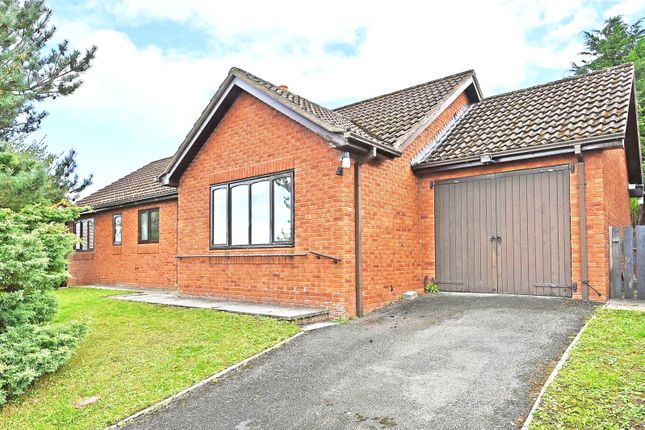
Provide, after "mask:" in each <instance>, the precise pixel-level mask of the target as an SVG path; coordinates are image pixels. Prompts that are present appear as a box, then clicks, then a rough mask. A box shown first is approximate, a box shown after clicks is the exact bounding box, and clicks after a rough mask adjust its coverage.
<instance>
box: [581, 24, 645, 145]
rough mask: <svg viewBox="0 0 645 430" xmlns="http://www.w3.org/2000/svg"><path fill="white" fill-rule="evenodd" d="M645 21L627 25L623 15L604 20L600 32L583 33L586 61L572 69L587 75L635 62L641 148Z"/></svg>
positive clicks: (644, 126)
mask: <svg viewBox="0 0 645 430" xmlns="http://www.w3.org/2000/svg"><path fill="white" fill-rule="evenodd" d="M642 22H643V19H639V20H638V21H636V22H635V23H634V24H632V25H629V24H627V23H626V22H625V21H624V20H623V18H622V17H621V16H614V17H611V18H609V19H607V21H605V26H604V27H603V28H601V29H600V30H592V31H585V32H584V33H583V38H584V44H585V51H584V52H581V53H580V55H582V57H583V60H582V61H581V62H580V63H575V62H574V63H573V64H572V68H571V70H572V71H573V72H574V73H575V74H576V75H584V74H586V73H589V72H593V71H596V70H602V69H606V68H608V67H612V66H617V65H620V64H624V63H633V64H634V69H635V73H636V98H637V99H638V110H639V124H640V135H641V145H642V146H643V145H645V28H643V26H642Z"/></svg>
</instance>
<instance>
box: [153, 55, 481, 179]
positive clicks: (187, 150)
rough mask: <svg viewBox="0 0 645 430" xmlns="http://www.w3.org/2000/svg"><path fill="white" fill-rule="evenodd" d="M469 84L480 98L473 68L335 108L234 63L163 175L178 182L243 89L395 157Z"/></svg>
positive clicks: (340, 139)
mask: <svg viewBox="0 0 645 430" xmlns="http://www.w3.org/2000/svg"><path fill="white" fill-rule="evenodd" d="M466 89H468V94H469V97H470V98H471V101H479V100H480V98H481V97H480V91H479V87H478V84H477V81H476V78H475V75H474V72H473V71H467V72H462V73H458V74H456V75H451V76H448V77H445V78H441V79H436V80H434V81H430V82H427V83H425V84H421V85H417V86H414V87H411V88H408V89H405V90H400V91H396V92H394V93H390V94H385V95H383V96H379V97H375V98H372V99H368V100H365V101H363V102H358V103H354V104H352V105H348V106H344V107H341V108H338V109H334V110H331V109H327V108H325V107H323V106H321V105H319V104H317V103H314V102H312V101H310V100H308V99H306V98H304V97H302V96H300V95H298V94H295V93H293V92H291V91H289V90H287V89H284V88H281V87H280V86H278V85H274V84H272V83H270V82H268V81H266V80H264V79H261V78H259V77H257V76H255V75H253V74H251V73H249V72H247V71H245V70H242V69H240V68H237V67H233V68H232V69H231V70H230V72H229V74H228V76H227V78H226V79H225V80H224V81H223V82H222V84H221V85H220V87H219V89H218V91H217V92H216V93H215V95H214V96H213V98H212V99H211V101H210V102H209V104H208V105H207V106H206V108H205V109H204V111H203V112H202V114H201V116H200V117H199V118H198V120H197V121H196V122H195V125H194V126H193V128H192V129H191V130H190V132H189V133H188V135H187V136H186V138H185V139H184V141H183V142H182V144H181V145H180V146H179V149H178V150H177V152H176V153H175V155H174V156H173V158H172V160H171V161H170V163H169V164H168V166H167V168H166V169H165V170H164V172H163V173H162V175H161V176H162V180H163V181H164V183H166V184H170V185H176V184H177V181H178V178H179V176H181V173H182V172H183V170H184V169H185V168H186V167H187V166H188V164H189V163H190V161H191V160H192V158H193V157H194V156H195V154H196V153H197V151H198V150H199V148H200V147H201V145H203V144H204V142H205V140H206V139H207V137H208V136H210V134H211V133H212V131H213V130H214V129H215V127H216V126H217V124H218V123H219V121H220V120H221V118H222V117H223V114H224V112H225V111H226V110H227V109H228V107H230V106H231V104H232V103H233V101H234V100H235V98H236V97H237V95H238V94H239V93H240V91H246V92H249V93H251V94H252V95H254V96H256V97H258V98H260V99H261V100H263V101H264V102H266V103H267V104H269V105H271V106H272V107H274V108H275V109H277V110H279V111H280V112H282V113H284V114H285V115H287V116H289V117H290V118H292V119H294V120H296V121H298V122H300V123H301V124H303V125H305V126H306V127H308V128H310V129H311V130H312V131H314V132H315V133H317V134H319V135H320V136H321V137H323V138H324V139H325V140H327V141H328V142H329V143H330V144H331V145H332V146H334V147H337V148H339V149H343V150H346V149H356V150H360V149H361V148H363V150H365V148H371V147H375V148H376V149H377V150H378V151H379V153H380V154H382V155H384V156H388V157H396V156H399V155H401V152H400V147H401V144H402V143H403V140H404V139H405V138H406V137H408V136H410V135H411V134H412V133H414V132H415V131H418V130H420V129H423V128H424V127H425V126H427V125H428V123H429V122H430V121H431V119H432V118H433V115H436V114H438V112H439V111H441V109H443V108H445V107H447V105H446V102H447V101H450V100H451V98H452V97H456V96H458V95H459V94H461V92H463V91H464V90H466Z"/></svg>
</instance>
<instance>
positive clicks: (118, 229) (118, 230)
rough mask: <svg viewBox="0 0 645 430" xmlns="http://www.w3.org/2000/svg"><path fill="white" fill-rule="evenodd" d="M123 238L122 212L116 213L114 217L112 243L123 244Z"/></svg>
mask: <svg viewBox="0 0 645 430" xmlns="http://www.w3.org/2000/svg"><path fill="white" fill-rule="evenodd" d="M122 239H123V217H122V216H121V214H114V216H113V217H112V243H113V244H114V245H121V240H122Z"/></svg>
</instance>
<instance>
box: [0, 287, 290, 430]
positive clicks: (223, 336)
mask: <svg viewBox="0 0 645 430" xmlns="http://www.w3.org/2000/svg"><path fill="white" fill-rule="evenodd" d="M115 293H116V294H122V293H123V292H122V291H121V292H117V291H106V290H92V289H66V290H61V291H57V292H56V293H55V295H56V297H57V299H58V302H59V311H58V314H57V316H56V321H55V322H66V321H70V320H81V321H85V322H87V324H88V326H89V328H90V332H89V334H88V335H87V337H86V338H85V339H84V340H83V342H82V343H81V345H80V346H79V348H78V350H77V352H76V354H75V355H74V356H73V358H72V359H71V360H70V362H69V363H67V364H66V365H65V366H63V367H62V368H60V369H59V370H58V371H57V372H55V373H53V374H51V375H47V376H45V377H44V378H42V379H41V380H39V381H38V382H37V383H36V384H35V385H34V386H33V387H32V388H31V389H30V390H29V391H28V392H27V393H26V394H25V395H23V396H21V397H20V398H18V399H16V400H14V401H13V402H11V403H8V404H6V405H5V406H4V407H3V408H2V409H0V428H2V429H16V430H17V429H62V428H64V429H100V428H104V427H105V426H107V425H109V424H112V423H114V422H116V421H118V420H119V419H121V418H124V417H126V416H129V415H131V414H132V413H134V412H136V411H138V410H140V409H143V408H144V407H146V406H149V405H151V404H154V403H155V402H157V401H159V400H162V399H164V398H166V397H168V396H170V395H172V394H174V393H177V392H179V391H181V390H182V389H184V388H186V387H188V386H190V385H192V384H193V383H196V382H198V381H200V380H202V379H204V378H206V377H207V376H210V375H212V374H214V373H217V372H218V371H219V370H222V369H224V368H226V367H228V366H230V365H232V364H234V363H237V362H239V361H241V360H243V359H244V358H246V357H249V356H251V355H253V354H255V353H257V352H259V351H261V350H263V349H265V348H267V347H270V346H271V345H274V344H276V343H278V342H280V341H281V340H283V339H286V338H287V337H289V336H291V335H293V334H295V333H296V332H297V331H298V330H299V329H298V327H297V326H296V325H294V324H290V323H285V322H280V321H277V320H274V319H270V318H258V317H252V316H243V315H234V314H229V313H223V312H214V311H212V310H208V309H182V308H172V307H165V306H158V305H150V304H145V303H134V302H126V301H118V300H112V299H108V298H106V296H108V295H113V294H115ZM92 396H99V399H98V401H97V402H96V403H94V404H91V405H88V406H85V407H77V406H75V405H76V404H77V402H78V401H79V400H80V399H83V398H88V397H92Z"/></svg>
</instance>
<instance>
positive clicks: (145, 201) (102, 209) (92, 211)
mask: <svg viewBox="0 0 645 430" xmlns="http://www.w3.org/2000/svg"><path fill="white" fill-rule="evenodd" d="M176 199H177V194H171V195H168V196H161V197H151V198H147V199H141V200H133V201H130V202H123V203H119V204H115V205H111V206H104V207H100V208H97V209H90V210H88V211H83V212H81V215H89V214H95V213H99V212H105V211H111V210H115V209H122V208H126V207H130V206H139V205H145V204H149V203H157V202H165V201H166V200H176ZM79 206H81V207H82V206H83V205H79ZM87 206H90V205H87Z"/></svg>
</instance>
